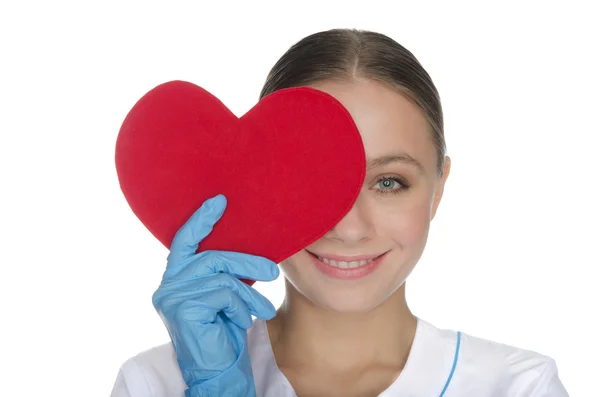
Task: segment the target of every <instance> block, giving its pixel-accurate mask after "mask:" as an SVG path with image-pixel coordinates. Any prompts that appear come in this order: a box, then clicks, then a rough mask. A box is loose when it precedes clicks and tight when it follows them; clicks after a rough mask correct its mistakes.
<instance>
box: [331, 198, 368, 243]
mask: <svg viewBox="0 0 600 397" xmlns="http://www.w3.org/2000/svg"><path fill="white" fill-rule="evenodd" d="M373 234H374V225H373V222H372V219H371V216H370V214H369V208H368V205H367V203H366V202H365V200H364V199H362V198H361V196H360V195H359V197H358V199H357V200H356V202H355V203H354V205H353V206H352V208H351V209H350V211H349V212H348V213H347V214H346V215H345V216H344V217H343V218H342V219H341V220H340V221H339V222H338V223H337V225H335V227H334V228H333V229H331V230H330V231H329V232H328V233H327V234H326V235H325V236H324V238H328V239H332V240H339V241H340V242H342V243H344V244H346V245H353V244H358V243H361V242H363V240H369V239H371V238H372V236H373Z"/></svg>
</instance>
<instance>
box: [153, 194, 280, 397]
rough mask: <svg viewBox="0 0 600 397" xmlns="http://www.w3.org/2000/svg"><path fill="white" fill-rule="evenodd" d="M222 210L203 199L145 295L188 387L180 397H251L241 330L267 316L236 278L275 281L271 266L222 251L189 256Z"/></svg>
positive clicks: (270, 310) (267, 309)
mask: <svg viewBox="0 0 600 397" xmlns="http://www.w3.org/2000/svg"><path fill="white" fill-rule="evenodd" d="M226 205H227V201H226V199H225V196H223V195H217V196H215V197H213V198H211V199H209V200H206V201H205V202H204V204H202V206H201V207H200V209H198V210H197V211H196V212H195V213H194V214H193V215H192V216H191V217H190V219H189V220H188V221H187V222H186V223H185V225H183V227H182V228H181V229H179V231H178V232H177V234H176V235H175V237H174V239H173V242H172V244H171V250H170V253H169V256H168V258H167V269H166V271H165V273H164V275H163V279H162V282H161V284H160V287H159V288H158V290H157V291H156V292H155V293H154V294H153V295H152V303H153V304H154V307H155V309H156V311H157V312H158V314H159V316H160V317H161V319H162V321H163V322H164V324H165V325H166V327H167V330H168V332H169V336H170V337H171V342H172V344H173V347H174V348H175V352H176V354H177V362H178V364H179V368H180V369H181V373H182V375H183V379H184V381H185V383H186V384H187V385H188V387H189V388H188V389H187V390H186V391H185V395H186V397H200V396H202V397H209V396H210V397H223V396H234V397H238V396H239V397H254V396H256V392H255V389H254V378H253V376H252V368H251V366H250V358H249V356H248V339H247V334H246V329H247V328H250V327H251V326H252V317H251V316H250V315H251V314H252V315H254V316H256V317H258V318H262V319H265V320H269V319H271V318H273V317H274V316H275V308H274V307H273V305H272V304H271V302H269V300H268V299H267V298H265V297H264V296H262V295H261V294H260V293H259V292H258V291H256V290H255V289H254V288H252V287H250V286H248V285H247V284H245V283H244V282H242V281H240V280H238V278H245V279H250V280H257V281H272V280H275V279H276V278H277V277H278V276H279V268H278V267H277V264H276V263H275V262H273V261H271V260H269V259H267V258H264V257H260V256H254V255H249V254H244V253H237V252H228V251H203V252H200V253H198V254H196V250H197V249H198V245H199V243H200V242H201V241H202V240H203V239H204V238H205V237H206V236H207V235H208V234H209V233H210V232H211V231H212V228H213V225H214V224H215V223H216V222H217V221H218V220H219V219H220V218H221V216H222V215H223V212H224V211H225V207H226Z"/></svg>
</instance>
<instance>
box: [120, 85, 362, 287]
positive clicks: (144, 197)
mask: <svg viewBox="0 0 600 397" xmlns="http://www.w3.org/2000/svg"><path fill="white" fill-rule="evenodd" d="M115 163H116V169H117V175H118V178H119V184H120V186H121V190H122V191H123V194H124V195H125V198H126V199H127V202H128V203H129V205H130V207H131V209H132V210H133V212H134V213H135V215H136V216H137V217H138V218H139V219H140V220H141V222H142V223H143V224H144V225H145V226H146V227H147V228H148V230H149V231H150V232H151V233H152V234H153V235H154V236H155V237H156V238H157V239H158V240H159V241H160V242H161V243H163V244H164V245H165V246H166V247H167V248H169V247H170V245H171V241H172V240H173V237H174V236H175V233H176V232H177V231H178V230H179V228H180V227H181V226H182V225H183V224H184V223H185V221H187V219H188V218H189V217H190V216H191V215H192V213H194V211H196V210H197V209H198V208H200V206H201V205H202V203H203V202H204V201H205V200H207V199H208V198H210V197H214V196H216V195H217V194H219V193H221V194H224V195H225V197H226V198H227V209H226V210H225V213H224V214H223V216H222V218H221V219H220V220H219V222H217V224H216V225H215V226H214V228H213V231H212V232H211V233H210V234H209V235H208V236H207V237H206V238H205V239H204V240H203V241H202V242H201V243H200V245H199V247H198V251H204V250H226V251H236V252H243V253H247V254H253V255H260V256H263V257H266V258H269V259H271V260H272V261H274V262H276V263H280V262H281V261H282V260H284V259H286V258H288V257H290V256H291V255H293V254H295V253H296V252H298V251H300V250H302V249H303V248H305V247H306V246H308V245H310V244H312V243H313V242H314V241H316V240H318V239H319V238H321V237H322V236H324V235H325V233H327V232H328V231H329V230H331V229H332V228H333V227H334V226H335V225H336V224H337V223H338V222H339V221H340V220H341V219H342V218H343V217H344V215H345V214H346V213H347V212H348V211H349V210H350V209H351V207H352V205H353V203H354V201H355V200H356V198H357V197H358V194H359V192H360V189H361V187H362V185H363V182H364V177H365V172H366V170H365V163H366V160H365V153H364V147H363V143H362V139H361V137H360V134H359V132H358V129H357V127H356V125H355V123H354V121H353V120H352V118H351V116H350V114H349V113H348V111H347V110H346V109H345V108H344V107H343V106H342V105H341V103H339V102H338V101H337V100H336V99H335V98H333V97H332V96H330V95H328V94H326V93H324V92H322V91H318V90H315V89H312V88H309V87H296V88H288V89H284V90H280V91H277V92H274V93H273V94H271V95H269V96H267V97H265V98H263V99H262V100H261V101H259V102H258V104H256V106H254V107H253V108H252V109H250V110H249V111H248V112H247V113H246V114H245V115H244V116H242V117H241V118H238V117H236V116H235V115H234V114H233V113H231V111H230V110H229V109H227V107H225V105H223V104H222V103H221V102H220V101H219V100H218V99H217V98H215V97H214V96H213V95H211V94H210V93H209V92H207V91H206V90H204V89H202V88H201V87H198V86H196V85H194V84H192V83H189V82H185V81H171V82H168V83H164V84H161V85H159V86H157V87H156V88H154V89H152V90H151V91H149V92H148V93H147V94H146V95H144V96H143V97H142V98H141V99H140V100H139V101H138V102H137V103H136V104H135V105H134V107H133V108H132V109H131V111H130V112H129V113H128V115H127V117H126V118H125V120H124V122H123V125H122V126H121V129H120V131H119V135H118V138H117V143H116V152H115ZM243 281H244V282H246V283H247V284H249V285H252V284H253V283H254V281H252V280H243Z"/></svg>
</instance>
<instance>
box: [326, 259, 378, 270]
mask: <svg viewBox="0 0 600 397" xmlns="http://www.w3.org/2000/svg"><path fill="white" fill-rule="evenodd" d="M317 258H319V260H320V261H321V262H324V263H327V264H328V265H331V266H334V267H339V268H340V269H352V268H355V267H361V266H364V265H366V264H368V263H371V262H373V259H366V260H362V261H352V262H344V261H334V260H333V259H327V258H321V257H320V256H318V257H317Z"/></svg>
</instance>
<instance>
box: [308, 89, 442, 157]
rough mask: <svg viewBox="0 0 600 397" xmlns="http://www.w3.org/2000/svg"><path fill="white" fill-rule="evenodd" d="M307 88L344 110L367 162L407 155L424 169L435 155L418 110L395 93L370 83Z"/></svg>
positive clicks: (425, 124) (425, 122) (427, 126)
mask: <svg viewBox="0 0 600 397" xmlns="http://www.w3.org/2000/svg"><path fill="white" fill-rule="evenodd" d="M311 87H313V88H316V89H318V90H321V91H324V92H326V93H328V94H329V95H331V96H333V97H334V98H336V99H337V100H338V101H340V102H341V103H342V105H344V107H345V108H346V109H347V110H348V112H349V113H350V115H351V116H352V118H353V119H354V122H355V123H356V126H357V127H358V130H359V131H360V135H361V137H362V140H363V144H364V146H365V152H366V155H367V159H373V158H376V157H380V156H386V155H394V154H397V153H400V152H404V153H407V154H409V155H410V156H412V157H414V158H416V159H417V160H418V161H420V162H421V163H422V164H423V165H424V166H425V168H426V169H430V168H431V167H433V168H435V164H436V158H435V156H436V153H435V147H434V145H433V143H432V141H431V137H430V133H429V124H428V123H427V120H426V118H425V117H424V115H423V112H422V110H421V109H420V108H419V107H418V106H417V105H415V104H414V103H413V102H412V101H411V100H409V99H408V98H406V97H405V96H404V95H402V94H401V93H399V92H398V91H397V90H394V89H393V88H390V87H388V86H387V85H384V84H382V83H379V82H377V81H373V80H366V79H358V80H354V81H349V82H337V81H323V82H318V83H314V84H311Z"/></svg>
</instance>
